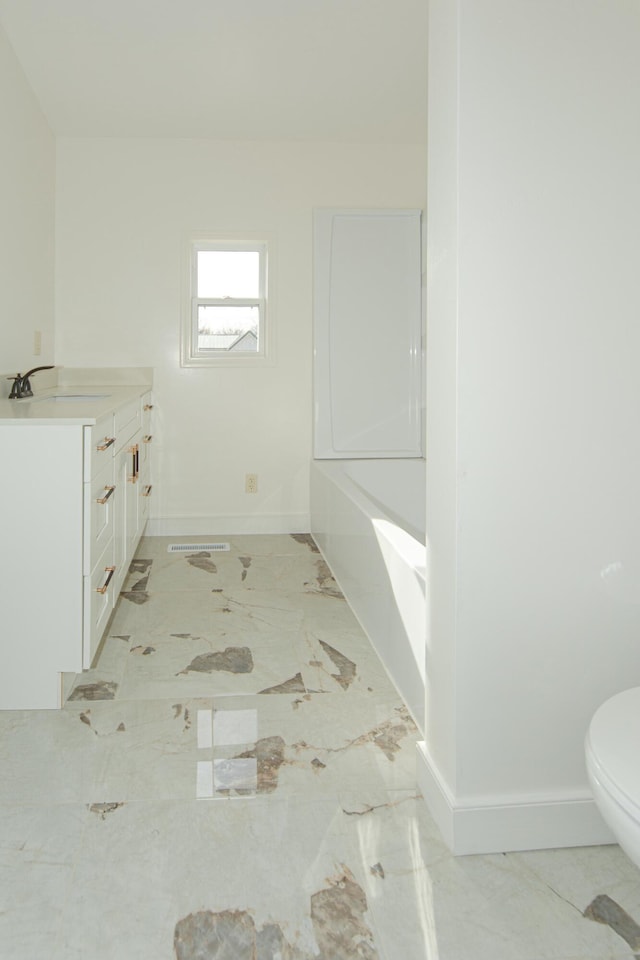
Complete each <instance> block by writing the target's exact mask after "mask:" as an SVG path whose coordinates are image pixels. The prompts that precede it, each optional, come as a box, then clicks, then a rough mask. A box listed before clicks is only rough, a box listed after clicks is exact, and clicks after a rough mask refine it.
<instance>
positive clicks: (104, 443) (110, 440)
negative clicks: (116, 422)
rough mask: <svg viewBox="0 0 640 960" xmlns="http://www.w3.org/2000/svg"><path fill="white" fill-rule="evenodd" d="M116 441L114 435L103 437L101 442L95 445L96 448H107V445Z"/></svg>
mask: <svg viewBox="0 0 640 960" xmlns="http://www.w3.org/2000/svg"><path fill="white" fill-rule="evenodd" d="M115 442H116V438H115V437H105V438H104V440H103V441H102V443H99V444H98V445H97V447H96V450H108V449H109V447H110V446H111V445H112V444H113V443H115Z"/></svg>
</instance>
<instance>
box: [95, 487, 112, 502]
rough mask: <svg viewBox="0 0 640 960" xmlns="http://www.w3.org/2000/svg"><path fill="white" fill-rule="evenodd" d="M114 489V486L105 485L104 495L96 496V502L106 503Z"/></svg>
mask: <svg viewBox="0 0 640 960" xmlns="http://www.w3.org/2000/svg"><path fill="white" fill-rule="evenodd" d="M115 489H116V488H115V487H105V490H106V491H107V492H106V493H105V495H104V497H97V498H96V503H106V502H107V500H108V499H109V497H112V496H113V492H114V490H115Z"/></svg>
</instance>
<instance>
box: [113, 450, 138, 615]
mask: <svg viewBox="0 0 640 960" xmlns="http://www.w3.org/2000/svg"><path fill="white" fill-rule="evenodd" d="M141 437H142V434H141V432H140V431H138V433H136V434H135V435H134V436H133V437H131V439H130V440H129V441H128V442H127V443H126V444H125V445H124V447H123V448H122V449H121V450H120V452H119V453H118V454H117V455H116V459H115V484H116V493H115V528H114V563H115V566H116V572H115V575H114V582H115V591H116V593H115V596H116V598H117V596H118V594H119V592H120V590H121V589H122V584H123V583H124V580H125V577H126V575H127V571H128V568H129V562H130V560H131V558H132V556H133V554H134V552H135V548H136V546H137V543H138V540H139V539H140V525H141V516H142V513H141V510H140V496H139V491H140V441H141Z"/></svg>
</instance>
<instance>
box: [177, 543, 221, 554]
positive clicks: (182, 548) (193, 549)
mask: <svg viewBox="0 0 640 960" xmlns="http://www.w3.org/2000/svg"><path fill="white" fill-rule="evenodd" d="M230 549H231V547H230V546H229V544H228V543H170V544H169V546H168V547H167V553H198V552H199V551H200V550H217V551H220V550H230Z"/></svg>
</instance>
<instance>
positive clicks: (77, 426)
mask: <svg viewBox="0 0 640 960" xmlns="http://www.w3.org/2000/svg"><path fill="white" fill-rule="evenodd" d="M107 391H109V397H110V398H111V399H112V405H111V407H110V408H109V402H108V399H106V398H105V399H104V400H103V401H101V408H102V409H101V410H100V416H98V417H86V418H85V422H83V418H82V416H81V415H78V414H79V413H80V411H78V413H76V411H74V412H73V414H69V413H67V416H66V419H65V416H64V415H60V407H58V405H57V404H54V403H53V402H51V403H46V399H47V398H46V397H45V398H43V400H42V401H41V402H40V403H39V404H38V403H35V402H34V403H32V404H31V405H30V409H29V408H27V405H26V403H25V405H24V406H22V407H20V403H21V402H22V401H13V405H12V409H13V410H15V416H14V417H9V416H7V415H5V417H4V418H2V417H0V450H1V451H2V463H3V469H2V471H0V518H1V527H2V531H3V537H2V539H3V549H2V551H0V709H31V708H35V709H45V708H54V707H58V706H60V705H61V676H60V675H61V673H80V672H81V670H82V669H87V668H88V667H90V666H91V664H92V661H93V659H94V657H95V654H96V651H97V649H98V647H99V644H100V641H101V639H102V636H103V634H104V631H105V629H106V627H107V624H108V623H109V620H110V618H111V614H112V612H113V608H114V606H115V603H116V601H117V598H118V595H119V592H120V589H121V587H122V584H123V582H124V579H125V576H126V574H127V571H128V568H129V564H130V562H131V559H132V557H133V554H134V552H135V550H136V548H137V545H138V542H139V539H140V537H141V535H142V532H143V530H144V523H145V522H146V517H147V515H148V509H146V503H147V502H148V497H147V498H145V497H143V496H142V493H143V490H144V486H145V484H143V482H142V470H141V462H142V457H141V454H140V450H141V448H142V446H143V424H144V429H146V430H147V434H146V435H150V433H151V427H150V423H149V419H148V416H147V412H146V411H143V406H144V404H143V399H144V403H146V404H147V405H150V404H151V398H150V394H149V393H148V391H146V390H145V388H144V387H139V388H135V389H134V388H128V389H126V390H125V389H124V388H122V389H120V390H118V389H116V388H104V392H105V394H107ZM38 399H39V398H38ZM118 401H121V402H118ZM64 406H65V407H67V408H68V407H69V406H70V405H69V404H65V405H64ZM95 406H97V403H96V404H95ZM56 407H58V408H57V409H54V408H56ZM49 409H50V410H51V412H50V415H49V418H47V413H48V410H49ZM74 414H75V415H74ZM87 420H89V421H91V420H93V421H94V422H86V421H87ZM149 469H150V463H149V455H148V444H146V445H145V456H144V474H145V478H146V486H148V485H149V481H148V476H149Z"/></svg>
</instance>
